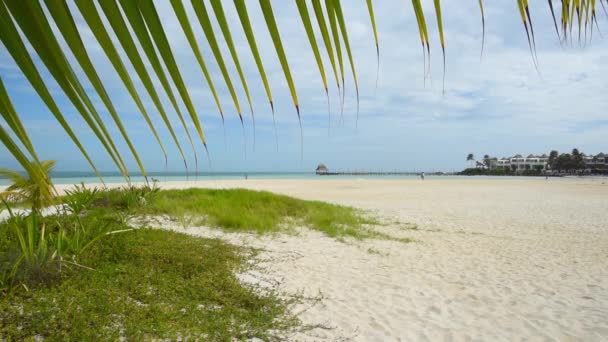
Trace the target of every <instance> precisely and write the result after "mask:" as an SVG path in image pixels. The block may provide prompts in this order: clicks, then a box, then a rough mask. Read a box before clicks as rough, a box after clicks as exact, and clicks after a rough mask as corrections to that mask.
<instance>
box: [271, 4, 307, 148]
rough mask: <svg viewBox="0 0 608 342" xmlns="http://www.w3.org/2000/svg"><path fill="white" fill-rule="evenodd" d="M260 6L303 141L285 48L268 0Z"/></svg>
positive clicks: (297, 104)
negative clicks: (283, 75)
mask: <svg viewBox="0 0 608 342" xmlns="http://www.w3.org/2000/svg"><path fill="white" fill-rule="evenodd" d="M260 7H261V8H262V13H263V14H264V19H265V20H266V26H267V27H268V32H269V33H270V37H271V38H272V43H273V44H274V48H275V50H276V52H277V56H278V57H279V61H280V62H281V67H282V68H283V74H285V79H286V80H287V86H288V87H289V91H290V93H291V98H292V100H293V104H294V106H295V107H296V113H297V114H298V123H299V124H300V140H301V141H302V142H303V140H304V136H303V133H302V118H301V117H300V105H299V103H298V94H297V92H296V86H295V84H294V81H293V78H292V77H291V70H290V69H289V63H288V62H287V56H286V55H285V49H284V48H283V43H282V42H281V36H280V34H279V28H278V27H277V23H276V20H275V18H274V13H273V12H272V6H271V5H270V0H260ZM303 148H304V147H303V145H302V149H303ZM303 153H304V150H302V154H303Z"/></svg>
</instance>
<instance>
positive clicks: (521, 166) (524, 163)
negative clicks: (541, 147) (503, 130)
mask: <svg viewBox="0 0 608 342" xmlns="http://www.w3.org/2000/svg"><path fill="white" fill-rule="evenodd" d="M548 163H549V156H547V155H546V154H543V155H542V156H535V155H533V154H530V155H528V156H527V157H523V156H522V155H521V154H517V155H515V156H513V157H510V158H500V159H494V160H492V161H491V162H490V169H499V168H508V169H511V171H516V172H519V171H525V170H539V171H545V170H546V169H547V165H548Z"/></svg>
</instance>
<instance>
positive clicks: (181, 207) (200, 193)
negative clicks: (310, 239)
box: [134, 189, 382, 239]
mask: <svg viewBox="0 0 608 342" xmlns="http://www.w3.org/2000/svg"><path fill="white" fill-rule="evenodd" d="M134 212H135V213H137V214H140V215H161V214H166V215H169V216H171V217H174V218H181V219H184V218H189V219H191V220H194V223H197V224H205V225H209V226H213V227H219V228H222V229H224V230H227V231H239V232H256V233H260V234H263V233H276V232H285V231H289V229H290V228H293V227H294V226H295V225H304V226H307V227H309V228H311V229H314V230H318V231H321V232H323V233H325V234H326V235H328V236H330V237H352V238H355V239H364V238H382V236H381V235H382V234H380V233H378V232H375V231H373V230H372V229H370V226H372V225H377V224H379V222H378V221H377V220H376V219H375V218H372V217H371V216H370V215H367V214H366V213H365V212H363V211H361V210H358V209H355V208H351V207H345V206H340V205H335V204H329V203H324V202H319V201H305V200H301V199H296V198H292V197H288V196H284V195H277V194H273V193H270V192H265V191H252V190H244V189H234V190H209V189H187V190H163V191H159V192H157V193H155V194H154V195H153V196H150V197H149V198H148V199H147V200H146V203H145V205H141V206H137V207H136V208H135V209H134Z"/></svg>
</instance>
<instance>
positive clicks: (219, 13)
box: [211, 0, 255, 146]
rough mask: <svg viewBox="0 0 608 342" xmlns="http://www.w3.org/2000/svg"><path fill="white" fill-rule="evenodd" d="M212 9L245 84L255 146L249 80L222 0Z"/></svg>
mask: <svg viewBox="0 0 608 342" xmlns="http://www.w3.org/2000/svg"><path fill="white" fill-rule="evenodd" d="M211 7H212V8H213V12H214V13H215V18H216V19H217V22H218V24H219V26H220V30H221V31H222V34H223V36H224V40H225V41H226V45H228V50H229V51H230V55H231V56H232V61H233V62H234V66H235V67H236V71H237V72H238V74H239V78H240V79H241V83H242V84H243V90H244V91H245V96H247V102H249V109H250V110H251V120H252V121H253V143H254V146H255V116H254V115H253V104H252V103H251V95H250V94H249V86H247V80H246V79H245V75H244V74H243V69H242V68H241V63H240V62H239V56H238V54H237V53H236V48H235V47H234V42H233V41H232V34H231V33H230V27H229V25H228V21H227V20H226V15H225V14H224V8H223V7H222V2H221V0H211Z"/></svg>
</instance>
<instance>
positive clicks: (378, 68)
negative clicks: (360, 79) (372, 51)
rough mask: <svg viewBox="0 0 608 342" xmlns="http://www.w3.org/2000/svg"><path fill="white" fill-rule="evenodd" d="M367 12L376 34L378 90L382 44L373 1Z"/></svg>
mask: <svg viewBox="0 0 608 342" xmlns="http://www.w3.org/2000/svg"><path fill="white" fill-rule="evenodd" d="M367 11H368V12H369V19H370V20H371V24H372V31H373V32H374V41H375V42H376V88H378V76H379V74H380V43H379V41H378V30H377V29H376V17H375V16H374V5H373V3H372V0H367Z"/></svg>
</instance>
